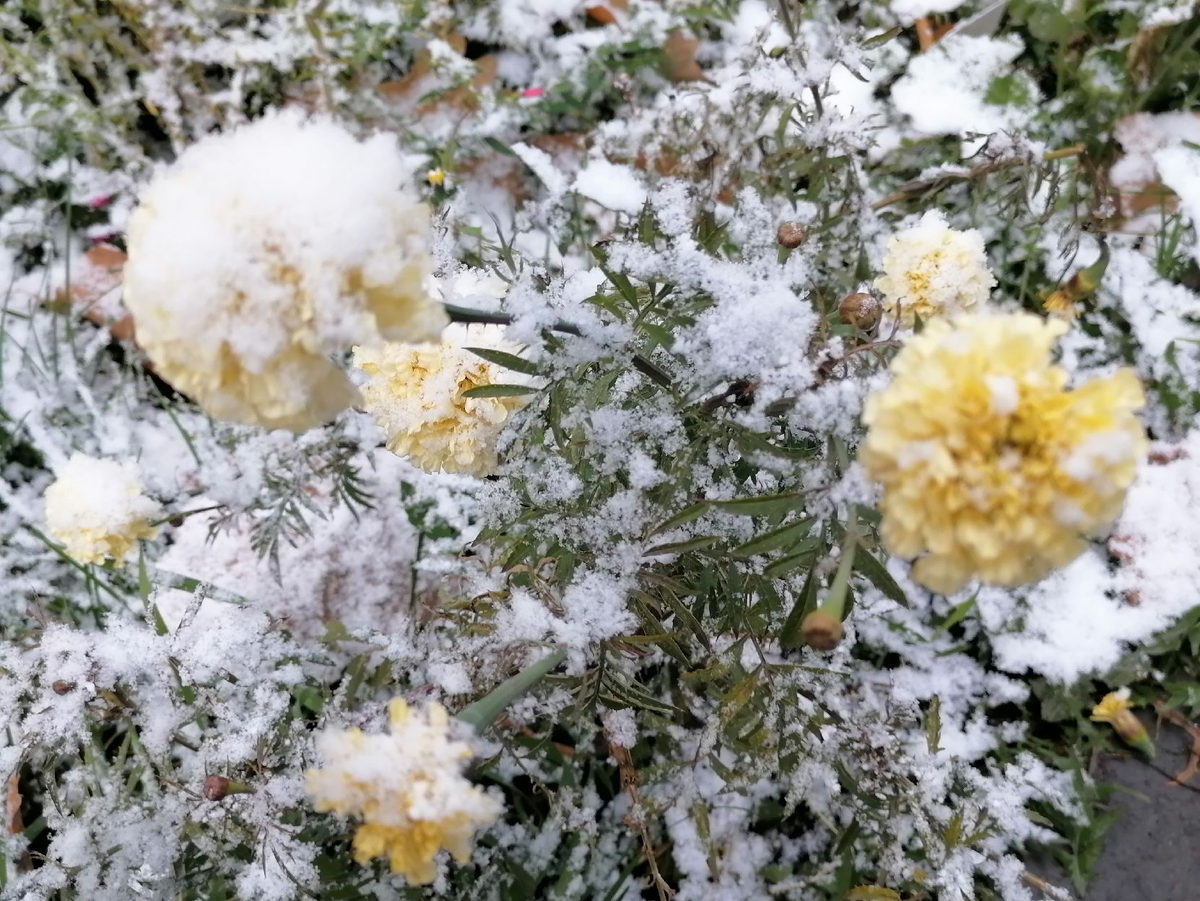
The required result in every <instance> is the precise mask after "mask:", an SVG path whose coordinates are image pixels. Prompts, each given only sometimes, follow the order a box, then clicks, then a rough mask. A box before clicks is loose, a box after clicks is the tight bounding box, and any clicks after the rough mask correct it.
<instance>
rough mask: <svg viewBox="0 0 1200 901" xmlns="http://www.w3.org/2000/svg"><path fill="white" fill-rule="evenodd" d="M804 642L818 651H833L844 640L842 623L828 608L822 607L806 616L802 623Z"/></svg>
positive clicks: (801, 629) (801, 630)
mask: <svg viewBox="0 0 1200 901" xmlns="http://www.w3.org/2000/svg"><path fill="white" fill-rule="evenodd" d="M800 634H801V635H802V636H804V643H805V644H806V645H808V646H809V647H810V648H814V649H816V650H818V651H832V650H833V649H834V648H836V647H837V646H838V645H839V644H841V641H842V623H841V620H839V619H838V618H837V617H836V616H833V615H832V614H831V613H829V611H828V610H821V609H820V608H818V609H816V610H814V611H813V612H812V613H810V614H809V615H808V616H806V617H804V622H802V623H801V624H800Z"/></svg>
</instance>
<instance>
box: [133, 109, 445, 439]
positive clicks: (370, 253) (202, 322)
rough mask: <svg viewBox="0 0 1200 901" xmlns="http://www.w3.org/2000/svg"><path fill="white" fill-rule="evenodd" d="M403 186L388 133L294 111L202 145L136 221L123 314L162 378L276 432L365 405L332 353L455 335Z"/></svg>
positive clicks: (418, 210)
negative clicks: (358, 134)
mask: <svg viewBox="0 0 1200 901" xmlns="http://www.w3.org/2000/svg"><path fill="white" fill-rule="evenodd" d="M407 180H408V175H407V174H406V172H405V169H404V165H403V160H402V157H401V155H400V153H399V151H398V149H397V147H396V144H395V141H394V139H393V138H392V137H390V136H387V135H376V136H375V137H372V138H369V139H368V140H365V141H358V140H356V139H355V138H354V136H353V135H351V134H350V133H349V132H347V131H346V130H344V129H343V128H342V127H341V126H339V125H337V124H335V123H334V122H332V121H330V120H326V119H313V120H311V121H305V120H304V119H303V118H302V117H301V116H300V115H299V114H298V113H294V112H284V113H278V114H272V115H268V116H266V117H264V118H262V119H259V120H258V121H256V122H254V123H252V124H250V125H246V126H243V127H241V128H238V129H236V130H234V131H231V132H228V133H226V134H222V135H216V136H212V137H208V138H205V139H204V140H202V141H200V142H199V143H197V144H195V145H194V146H192V147H190V148H189V149H188V150H187V151H185V152H184V153H183V154H182V155H181V156H180V157H179V159H178V161H176V162H175V163H174V164H173V165H172V166H170V167H169V168H167V169H165V170H163V171H162V172H160V173H159V174H158V175H157V177H155V179H154V180H153V181H152V182H151V183H150V185H149V187H148V188H147V189H146V190H145V191H144V192H143V194H142V197H141V203H140V205H139V207H138V208H137V210H136V211H135V212H134V214H133V216H132V217H131V218H130V222H129V230H128V234H129V260H128V262H127V263H126V264H125V273H124V277H125V302H126V304H127V305H128V307H129V309H130V310H131V311H132V313H133V315H134V317H135V320H136V323H137V339H138V342H139V343H140V344H141V346H142V347H143V348H144V349H145V351H146V353H147V354H148V355H149V356H150V359H151V360H152V361H153V363H154V365H155V367H156V368H157V370H158V372H159V373H160V374H161V375H162V376H163V377H164V378H166V379H167V380H168V381H169V382H171V383H172V384H173V385H174V386H175V387H176V388H178V389H180V390H181V391H183V392H185V393H187V394H189V395H190V396H192V397H193V398H194V399H195V400H196V401H197V402H198V403H199V404H200V405H201V406H202V407H204V409H205V410H206V411H207V412H208V413H210V414H211V415H212V416H214V417H217V418H219V419H227V420H232V421H236V422H246V423H252V424H257V425H263V426H266V427H273V428H290V429H295V430H300V429H305V428H309V427H312V426H316V425H320V424H321V423H322V422H325V421H327V420H328V419H330V418H332V417H333V416H334V415H336V414H337V413H338V412H339V411H340V410H342V409H344V408H345V407H347V406H349V405H350V404H351V403H353V402H354V401H355V400H356V395H355V391H354V387H353V386H352V385H351V383H350V381H349V380H348V378H347V377H346V375H345V374H344V373H343V372H342V371H341V370H340V369H339V368H338V367H337V365H336V364H335V363H334V362H332V361H331V360H330V355H332V354H337V353H341V352H343V351H345V350H347V349H348V348H349V347H350V346H351V345H354V344H363V345H370V344H376V343H378V342H380V341H381V340H383V339H389V340H403V341H427V340H430V339H433V338H435V337H436V336H437V334H438V332H439V331H440V330H441V329H442V328H443V327H444V325H445V324H446V319H445V314H444V313H443V311H442V309H441V307H440V306H439V305H437V304H436V303H434V302H433V301H432V299H431V298H430V297H429V295H428V293H427V291H426V289H425V283H426V280H427V277H428V272H429V268H430V263H429V255H428V249H427V247H428V229H429V214H428V210H427V208H426V207H425V206H424V205H423V204H421V203H419V202H418V201H417V199H416V197H415V194H413V193H412V192H411V191H410V190H408V189H406V188H405V187H404V185H405V183H406V181H407Z"/></svg>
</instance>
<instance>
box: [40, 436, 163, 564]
mask: <svg viewBox="0 0 1200 901" xmlns="http://www.w3.org/2000/svg"><path fill="white" fill-rule="evenodd" d="M45 499H46V527H47V529H48V530H49V532H50V535H51V536H52V537H54V538H55V539H57V540H58V541H61V542H62V543H63V545H64V546H65V547H66V549H67V553H69V554H70V555H71V556H72V557H74V558H75V559H76V560H78V561H79V562H80V563H103V562H104V560H105V559H107V558H110V557H111V558H112V559H114V560H116V561H118V562H120V561H123V560H124V559H125V557H126V556H127V555H128V554H129V552H130V551H131V550H132V549H133V548H134V547H135V546H136V545H137V543H138V541H139V540H140V539H143V538H153V537H154V535H155V532H156V529H155V528H154V527H153V526H152V525H151V524H150V520H151V519H152V518H153V517H154V516H155V515H156V514H157V513H158V512H159V506H158V504H156V503H155V502H154V501H152V500H150V498H148V497H146V496H145V494H143V492H142V481H141V477H140V475H139V473H138V466H137V464H136V463H134V462H131V461H125V462H122V463H118V462H116V461H115V460H99V459H96V458H95V457H89V456H87V455H86V454H73V455H72V456H71V459H70V460H68V461H67V464H66V465H65V466H64V467H63V468H62V469H60V470H59V472H58V478H57V479H56V480H55V481H54V483H53V484H51V485H50V487H48V488H47V489H46V498H45Z"/></svg>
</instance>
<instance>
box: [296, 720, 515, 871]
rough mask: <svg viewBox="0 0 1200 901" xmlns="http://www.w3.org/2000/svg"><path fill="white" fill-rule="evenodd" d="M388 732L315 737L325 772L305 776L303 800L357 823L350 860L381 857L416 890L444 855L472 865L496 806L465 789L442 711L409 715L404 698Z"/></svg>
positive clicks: (461, 746) (460, 750)
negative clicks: (478, 836) (476, 843)
mask: <svg viewBox="0 0 1200 901" xmlns="http://www.w3.org/2000/svg"><path fill="white" fill-rule="evenodd" d="M388 723H389V727H390V728H389V731H388V732H387V733H385V734H374V735H368V734H365V733H363V732H362V730H360V729H347V730H344V731H341V730H331V731H326V732H323V733H321V734H320V735H319V736H318V737H317V752H318V754H319V755H320V757H321V759H322V760H323V762H324V764H325V767H324V768H323V769H318V770H309V771H308V773H307V774H306V775H307V779H306V787H307V791H308V794H309V795H310V797H312V798H313V801H314V805H315V806H316V809H317V810H319V811H333V812H335V813H338V814H341V815H343V816H353V817H360V818H361V819H362V821H363V822H362V825H360V826H359V827H358V829H357V830H356V831H355V834H354V842H353V845H352V849H353V854H354V859H355V861H356V862H358V863H360V864H367V863H369V862H370V861H371V860H372V859H374V858H376V857H386V858H387V859H388V861H389V862H390V865H391V870H392V872H393V873H396V874H398V875H401V876H403V877H404V878H405V879H406V880H408V882H410V883H412V884H413V885H426V884H428V883H430V882H432V881H433V880H434V877H435V876H436V875H437V866H436V864H435V860H436V858H437V855H438V852H440V851H441V850H442V849H446V850H448V851H449V852H450V854H451V855H452V856H453V857H454V859H455V860H457V861H459V862H460V863H463V862H465V861H467V860H469V859H470V856H471V847H472V836H473V834H474V832H475V830H476V829H477V828H479V827H481V826H486V825H488V824H490V823H492V822H494V821H495V819H496V817H497V816H499V814H500V811H501V805H500V804H499V802H497V801H496V800H495V799H493V798H490V797H489V796H487V795H486V794H484V793H483V791H482V790H481V789H479V788H477V787H476V786H474V785H472V784H471V783H470V782H468V781H467V780H466V779H465V778H464V777H463V775H462V765H463V762H464V761H465V760H467V759H468V758H470V757H471V749H470V747H468V746H467V744H466V743H465V742H462V741H454V740H452V739H451V738H450V729H449V726H450V718H449V716H448V715H447V713H446V710H445V708H443V707H442V706H441V705H440V704H429V705H428V706H426V707H425V709H424V710H423V711H420V712H414V711H413V710H412V709H411V708H410V707H409V706H408V704H407V703H406V702H405V701H404V700H403V699H401V698H396V699H394V700H393V701H392V702H391V704H389V705H388Z"/></svg>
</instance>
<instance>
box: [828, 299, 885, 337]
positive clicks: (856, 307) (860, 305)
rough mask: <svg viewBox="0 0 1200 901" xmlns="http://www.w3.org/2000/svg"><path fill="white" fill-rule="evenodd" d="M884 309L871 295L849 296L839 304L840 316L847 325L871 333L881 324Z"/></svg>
mask: <svg viewBox="0 0 1200 901" xmlns="http://www.w3.org/2000/svg"><path fill="white" fill-rule="evenodd" d="M882 315H883V307H882V305H881V304H880V303H879V301H878V300H876V299H875V298H874V297H872V296H871V295H870V294H862V293H859V294H847V295H846V296H845V297H844V298H842V302H841V303H839V304H838V316H839V317H840V318H841V320H842V322H844V323H846V325H852V326H854V327H855V328H859V329H862V330H863V331H864V332H865V331H870V330H871V329H873V328H875V326H876V325H878V324H879V318H880V317H881V316H882Z"/></svg>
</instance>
